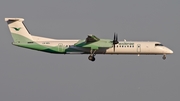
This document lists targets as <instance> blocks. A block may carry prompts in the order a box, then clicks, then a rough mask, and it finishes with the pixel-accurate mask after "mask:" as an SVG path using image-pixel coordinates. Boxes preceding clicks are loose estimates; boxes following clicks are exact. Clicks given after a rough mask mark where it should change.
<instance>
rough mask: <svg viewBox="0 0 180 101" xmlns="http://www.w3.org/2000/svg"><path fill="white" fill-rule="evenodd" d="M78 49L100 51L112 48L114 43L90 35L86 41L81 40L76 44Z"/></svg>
mask: <svg viewBox="0 0 180 101" xmlns="http://www.w3.org/2000/svg"><path fill="white" fill-rule="evenodd" d="M74 45H75V46H77V47H84V48H91V49H96V50H97V49H99V48H110V47H112V46H113V44H112V41H111V40H108V39H100V38H98V37H96V36H95V35H88V37H87V38H86V39H85V40H79V41H78V42H77V43H75V44H74Z"/></svg>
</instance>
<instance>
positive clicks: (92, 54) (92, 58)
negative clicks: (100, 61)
mask: <svg viewBox="0 0 180 101" xmlns="http://www.w3.org/2000/svg"><path fill="white" fill-rule="evenodd" d="M95 52H96V50H91V51H90V53H91V54H90V55H89V57H88V59H89V60H90V61H95V60H96V59H95Z"/></svg>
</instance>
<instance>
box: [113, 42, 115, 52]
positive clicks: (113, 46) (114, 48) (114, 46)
mask: <svg viewBox="0 0 180 101" xmlns="http://www.w3.org/2000/svg"><path fill="white" fill-rule="evenodd" d="M113 49H114V52H115V44H114V46H113Z"/></svg>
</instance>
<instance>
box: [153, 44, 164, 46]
mask: <svg viewBox="0 0 180 101" xmlns="http://www.w3.org/2000/svg"><path fill="white" fill-rule="evenodd" d="M155 46H163V44H155Z"/></svg>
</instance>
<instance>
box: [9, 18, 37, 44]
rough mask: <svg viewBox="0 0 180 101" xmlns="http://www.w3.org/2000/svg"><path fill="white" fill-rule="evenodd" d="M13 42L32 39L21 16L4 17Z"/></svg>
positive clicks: (25, 41) (24, 41)
mask: <svg viewBox="0 0 180 101" xmlns="http://www.w3.org/2000/svg"><path fill="white" fill-rule="evenodd" d="M5 21H6V22H7V24H8V27H9V30H10V32H11V35H12V37H13V40H14V43H27V42H31V41H33V39H32V37H31V35H30V33H29V31H28V29H27V28H26V26H25V25H24V23H23V21H24V19H23V18H5Z"/></svg>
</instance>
